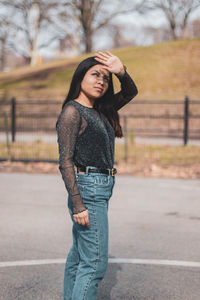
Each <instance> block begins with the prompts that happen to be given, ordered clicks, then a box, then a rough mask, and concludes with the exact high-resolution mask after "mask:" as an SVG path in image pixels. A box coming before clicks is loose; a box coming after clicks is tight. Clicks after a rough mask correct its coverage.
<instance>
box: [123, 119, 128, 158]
mask: <svg viewBox="0 0 200 300" xmlns="http://www.w3.org/2000/svg"><path fill="white" fill-rule="evenodd" d="M127 160H128V132H127V117H126V116H124V161H125V162H126V163H127Z"/></svg>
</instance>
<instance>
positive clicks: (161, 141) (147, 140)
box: [0, 132, 200, 146]
mask: <svg viewBox="0 0 200 300" xmlns="http://www.w3.org/2000/svg"><path fill="white" fill-rule="evenodd" d="M37 140H40V141H43V142H47V143H57V135H56V134H40V133H37V132H33V133H26V132H24V133H17V134H16V141H18V142H32V141H37ZM9 141H11V135H10V134H9ZM0 142H1V143H5V142H6V135H5V133H2V132H1V133H0ZM135 142H136V143H142V144H152V145H176V146H181V145H183V139H177V138H168V137H166V138H160V137H157V138H156V137H142V136H136V137H135ZM116 143H117V144H124V138H116ZM188 145H195V146H200V140H198V139H196V140H194V139H193V140H192V139H189V140H188Z"/></svg>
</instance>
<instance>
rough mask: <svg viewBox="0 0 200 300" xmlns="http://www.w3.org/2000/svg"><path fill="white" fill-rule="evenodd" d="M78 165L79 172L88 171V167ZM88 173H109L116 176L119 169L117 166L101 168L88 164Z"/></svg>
mask: <svg viewBox="0 0 200 300" xmlns="http://www.w3.org/2000/svg"><path fill="white" fill-rule="evenodd" d="M76 167H77V173H78V172H79V170H80V171H83V172H86V167H85V166H76ZM87 169H88V173H103V174H108V175H111V176H114V175H115V174H116V173H117V169H116V168H112V169H101V168H97V167H92V166H88V167H87Z"/></svg>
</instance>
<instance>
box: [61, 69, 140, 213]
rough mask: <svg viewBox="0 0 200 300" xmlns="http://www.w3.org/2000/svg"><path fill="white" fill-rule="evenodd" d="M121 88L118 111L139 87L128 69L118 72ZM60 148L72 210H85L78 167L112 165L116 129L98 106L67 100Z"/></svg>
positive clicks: (63, 114)
mask: <svg viewBox="0 0 200 300" xmlns="http://www.w3.org/2000/svg"><path fill="white" fill-rule="evenodd" d="M116 76H117V77H118V79H119V80H120V83H121V91H120V92H118V93H116V94H115V95H114V108H115V109H116V110H119V109H120V108H122V107H123V106H124V105H126V104H127V103H128V102H130V100H131V99H132V98H134V97H135V96H136V95H137V93H138V90H137V87H136V85H135V83H134V81H133V80H132V78H131V77H130V75H129V74H128V73H127V71H126V70H125V74H124V75H123V76H119V75H116ZM56 130H57V137H58V138H57V142H58V148H59V170H60V172H61V174H62V178H63V181H64V183H65V187H66V189H67V191H68V193H69V196H70V198H71V200H72V206H73V213H79V212H81V211H83V210H85V209H86V207H85V206H84V203H83V202H82V199H81V195H80V193H79V189H78V184H77V182H76V173H75V169H74V165H76V166H80V165H82V166H94V167H100V168H113V164H114V140H115V132H114V129H113V127H112V126H111V124H110V122H109V121H108V119H107V117H106V116H105V115H103V120H101V118H100V115H99V113H98V112H97V110H96V109H95V108H90V107H87V106H84V105H82V104H80V103H79V102H77V101H74V100H70V101H68V102H67V103H66V104H65V105H64V107H63V109H62V111H61V112H60V114H59V116H58V121H57V124H56Z"/></svg>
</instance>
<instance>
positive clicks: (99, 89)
mask: <svg viewBox="0 0 200 300" xmlns="http://www.w3.org/2000/svg"><path fill="white" fill-rule="evenodd" d="M95 89H97V90H98V91H99V92H102V91H103V89H102V88H99V87H95Z"/></svg>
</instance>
